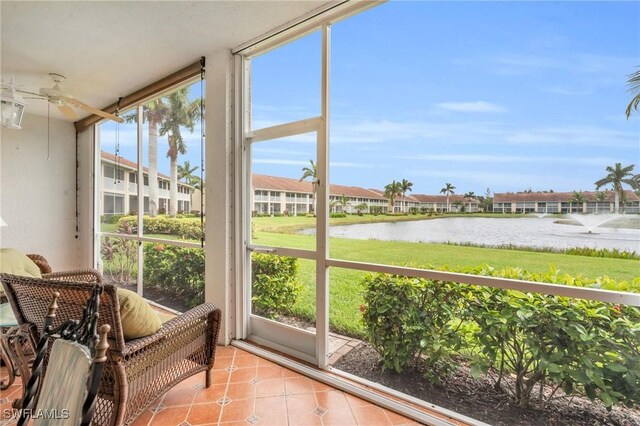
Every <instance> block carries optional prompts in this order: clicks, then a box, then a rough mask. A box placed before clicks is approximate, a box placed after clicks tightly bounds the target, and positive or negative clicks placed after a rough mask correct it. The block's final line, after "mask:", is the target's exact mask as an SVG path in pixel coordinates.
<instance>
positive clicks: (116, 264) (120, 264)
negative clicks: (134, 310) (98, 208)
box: [100, 222, 138, 284]
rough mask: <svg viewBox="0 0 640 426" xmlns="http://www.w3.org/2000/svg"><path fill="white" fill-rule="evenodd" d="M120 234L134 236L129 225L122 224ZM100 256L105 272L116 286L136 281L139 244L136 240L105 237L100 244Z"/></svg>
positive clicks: (119, 226)
mask: <svg viewBox="0 0 640 426" xmlns="http://www.w3.org/2000/svg"><path fill="white" fill-rule="evenodd" d="M116 232H117V233H119V234H126V235H132V234H133V229H132V228H131V226H129V224H128V223H126V222H125V223H120V224H119V225H118V228H117V230H116ZM100 254H101V257H102V260H103V262H104V265H103V272H104V274H105V275H107V276H109V277H111V280H112V281H113V282H115V283H116V284H131V283H133V282H134V281H135V276H136V275H135V271H136V268H135V266H136V262H137V259H138V243H137V242H136V241H135V240H130V239H126V238H118V237H104V240H103V241H102V243H101V244H100Z"/></svg>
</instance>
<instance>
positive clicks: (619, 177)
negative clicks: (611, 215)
mask: <svg viewBox="0 0 640 426" xmlns="http://www.w3.org/2000/svg"><path fill="white" fill-rule="evenodd" d="M634 167H635V164H630V165H628V166H625V167H622V164H621V163H616V164H615V166H614V167H611V166H607V168H606V171H607V172H608V173H607V175H606V176H605V177H603V178H602V179H600V180H597V181H596V182H595V185H596V189H600V188H602V187H603V186H605V185H609V184H611V186H613V190H614V191H615V201H614V212H615V213H619V212H620V199H621V198H622V197H623V196H624V188H623V187H622V185H623V184H626V185H629V186H631V187H632V188H634V189H635V188H636V186H637V185H638V182H639V180H640V178H639V177H638V175H634V174H633V168H634Z"/></svg>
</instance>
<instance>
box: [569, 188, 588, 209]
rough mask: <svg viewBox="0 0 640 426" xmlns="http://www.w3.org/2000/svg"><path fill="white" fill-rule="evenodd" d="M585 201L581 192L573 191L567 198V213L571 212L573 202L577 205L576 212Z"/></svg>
mask: <svg viewBox="0 0 640 426" xmlns="http://www.w3.org/2000/svg"><path fill="white" fill-rule="evenodd" d="M584 202H585V198H584V195H583V194H582V192H578V191H573V195H572V196H571V198H570V199H569V213H573V203H576V204H577V205H578V213H580V212H581V209H580V205H581V204H583V203H584Z"/></svg>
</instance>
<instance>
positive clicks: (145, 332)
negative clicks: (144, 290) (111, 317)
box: [117, 288, 162, 340]
mask: <svg viewBox="0 0 640 426" xmlns="http://www.w3.org/2000/svg"><path fill="white" fill-rule="evenodd" d="M117 294H118V304H119V305H120V321H121V323H122V332H123V334H124V338H125V340H131V339H137V338H140V337H145V336H150V335H152V334H154V333H155V332H157V331H158V330H160V327H162V321H161V320H160V317H158V315H157V314H156V313H155V311H154V310H153V308H151V306H150V305H149V304H148V303H147V301H146V300H144V299H143V298H142V297H140V296H138V294H137V293H135V292H133V291H131V290H125V289H123V288H119V289H117Z"/></svg>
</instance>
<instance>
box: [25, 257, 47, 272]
mask: <svg viewBox="0 0 640 426" xmlns="http://www.w3.org/2000/svg"><path fill="white" fill-rule="evenodd" d="M26 256H27V257H28V258H29V259H31V260H32V261H33V263H35V264H36V265H37V266H38V268H39V269H40V273H41V274H49V273H51V265H49V261H48V260H47V259H46V258H45V257H44V256H42V255H39V254H35V253H29V254H27V255H26Z"/></svg>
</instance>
